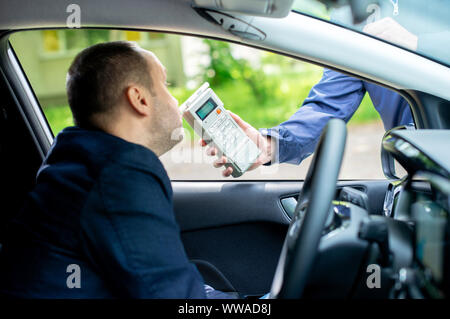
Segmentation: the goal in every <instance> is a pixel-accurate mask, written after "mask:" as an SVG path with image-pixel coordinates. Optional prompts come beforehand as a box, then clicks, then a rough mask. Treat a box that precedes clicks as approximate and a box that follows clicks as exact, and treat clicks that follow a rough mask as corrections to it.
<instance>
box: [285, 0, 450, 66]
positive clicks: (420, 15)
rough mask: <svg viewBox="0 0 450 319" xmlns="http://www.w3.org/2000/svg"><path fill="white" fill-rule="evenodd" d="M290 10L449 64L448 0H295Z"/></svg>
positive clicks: (449, 5)
mask: <svg viewBox="0 0 450 319" xmlns="http://www.w3.org/2000/svg"><path fill="white" fill-rule="evenodd" d="M324 3H337V4H339V6H337V7H334V6H333V7H332V6H326V5H325V4H324ZM293 10H294V11H296V12H299V13H303V14H307V15H311V16H313V17H316V18H320V19H323V20H328V21H330V22H333V23H335V24H339V25H342V26H345V27H347V28H350V29H353V30H357V31H361V32H364V33H367V34H370V35H372V36H375V37H377V38H380V39H383V40H385V41H388V42H390V43H393V44H396V45H398V46H401V47H403V48H406V49H408V50H411V51H415V52H417V53H420V54H422V55H424V56H427V57H429V58H432V59H434V60H437V61H439V62H441V63H444V64H446V65H450V18H449V17H450V1H448V0H427V1H424V0H407V1H406V0H359V1H343V0H341V1H317V0H296V1H295V2H294V5H293Z"/></svg>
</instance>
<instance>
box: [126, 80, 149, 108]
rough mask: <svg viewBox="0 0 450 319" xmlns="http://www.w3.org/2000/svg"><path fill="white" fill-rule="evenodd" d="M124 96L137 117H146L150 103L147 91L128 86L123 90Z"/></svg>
mask: <svg viewBox="0 0 450 319" xmlns="http://www.w3.org/2000/svg"><path fill="white" fill-rule="evenodd" d="M125 96H126V99H127V101H128V103H129V104H130V106H131V107H132V109H133V110H134V111H136V112H137V113H138V114H139V115H148V114H149V112H150V107H151V101H150V97H149V94H147V91H146V90H145V89H144V88H143V87H141V86H138V85H130V86H129V87H127V88H126V89H125Z"/></svg>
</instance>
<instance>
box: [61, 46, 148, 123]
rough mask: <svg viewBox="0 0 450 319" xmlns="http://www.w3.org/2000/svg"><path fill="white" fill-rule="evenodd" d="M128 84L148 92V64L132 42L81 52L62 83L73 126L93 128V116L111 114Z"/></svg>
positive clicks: (91, 48) (87, 49) (90, 48)
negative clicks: (136, 85) (139, 86)
mask: <svg viewBox="0 0 450 319" xmlns="http://www.w3.org/2000/svg"><path fill="white" fill-rule="evenodd" d="M131 82H133V83H135V84H140V85H143V86H145V87H147V88H148V89H149V90H151V77H150V74H149V68H148V63H147V61H146V59H145V57H144V56H143V55H142V54H141V53H140V52H139V51H138V50H137V45H135V44H134V43H133V42H128V41H115V42H107V43H100V44H96V45H93V46H91V47H89V48H86V49H84V50H83V51H81V52H80V53H79V54H78V55H77V56H76V57H75V60H74V61H73V62H72V65H71V66H70V68H69V72H68V78H67V83H66V89H67V97H68V100H69V105H70V108H71V110H72V114H73V118H74V122H75V124H76V125H78V126H80V127H92V126H94V127H95V126H97V125H95V124H94V123H95V122H94V120H93V116H94V115H99V114H103V115H105V114H111V112H112V111H114V110H113V109H114V107H115V106H116V104H117V103H118V101H119V98H120V96H121V95H122V94H123V92H124V89H125V88H126V87H127V86H128V85H129V84H130V83H131Z"/></svg>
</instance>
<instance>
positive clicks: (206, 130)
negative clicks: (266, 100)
mask: <svg viewBox="0 0 450 319" xmlns="http://www.w3.org/2000/svg"><path fill="white" fill-rule="evenodd" d="M180 111H181V113H182V114H183V117H184V119H185V120H186V121H187V122H188V123H189V125H190V126H191V127H192V128H193V129H194V131H195V132H196V133H197V134H198V135H199V136H200V137H201V138H202V140H204V141H207V143H210V144H211V145H213V147H214V153H215V154H217V155H219V156H222V155H224V156H225V157H226V162H224V163H223V164H222V165H225V167H227V169H228V172H230V174H231V175H232V176H233V177H239V176H241V175H242V174H243V173H244V172H245V171H247V170H248V169H249V168H251V167H252V165H253V164H254V163H255V162H257V160H258V158H259V157H260V155H261V153H262V152H261V150H260V149H259V148H258V146H257V142H258V141H257V140H254V139H251V138H249V136H248V134H247V133H246V132H244V130H243V129H242V127H241V125H238V124H237V123H236V120H235V118H233V117H232V116H231V115H230V113H228V112H227V111H226V110H225V108H224V105H223V102H222V101H221V100H220V99H219V97H218V96H217V95H216V94H215V93H214V91H213V90H212V89H211V88H210V87H209V83H208V82H205V83H204V84H203V85H202V86H201V87H200V88H199V89H198V90H197V91H195V92H194V94H192V95H191V96H190V97H189V98H188V99H187V100H186V102H184V103H183V104H182V105H181V107H180Z"/></svg>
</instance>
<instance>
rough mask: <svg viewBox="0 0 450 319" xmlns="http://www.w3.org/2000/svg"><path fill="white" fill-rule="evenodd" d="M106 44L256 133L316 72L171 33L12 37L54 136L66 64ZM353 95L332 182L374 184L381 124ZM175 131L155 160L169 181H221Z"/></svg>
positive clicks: (284, 174)
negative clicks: (213, 99)
mask: <svg viewBox="0 0 450 319" xmlns="http://www.w3.org/2000/svg"><path fill="white" fill-rule="evenodd" d="M114 40H130V41H136V42H138V43H139V45H140V46H141V47H142V48H144V49H147V50H150V51H153V52H154V53H155V54H156V55H157V56H158V58H159V59H160V60H161V62H162V63H163V64H164V65H165V66H166V68H167V72H168V74H167V75H168V78H167V81H168V83H169V85H170V87H169V90H170V91H171V93H172V94H173V95H174V96H175V97H176V98H177V99H178V101H179V104H180V105H181V104H182V103H183V102H184V101H185V100H186V99H187V98H188V97H189V96H190V95H191V94H192V93H193V92H194V91H195V90H196V89H197V88H198V87H199V86H200V85H201V84H202V83H203V82H205V81H207V82H209V83H210V86H211V87H212V88H213V89H214V91H215V92H216V94H217V95H218V96H219V97H220V99H221V100H222V101H223V102H224V106H225V108H226V109H228V110H230V111H232V112H234V113H236V114H238V115H239V116H240V117H241V118H242V119H244V120H245V121H246V122H248V123H249V124H251V125H252V126H253V127H255V128H257V129H263V128H272V127H276V126H277V125H279V124H280V123H282V122H284V121H286V120H288V119H289V118H290V117H291V116H292V115H293V114H294V113H296V111H298V110H299V108H300V107H304V106H302V104H303V102H304V101H305V99H306V98H307V97H308V94H309V93H310V90H311V88H312V87H314V85H315V84H317V83H318V82H319V81H320V80H321V78H322V76H323V73H324V69H323V68H322V67H319V66H316V65H313V64H309V63H305V62H302V61H299V60H295V59H292V58H289V57H285V56H282V55H278V54H275V53H270V52H266V51H262V50H257V49H253V48H249V47H246V46H242V45H237V44H230V43H227V42H223V41H219V40H210V39H201V38H196V37H190V36H181V35H176V34H165V33H156V32H138V31H126V30H104V29H98V30H96V29H71V30H36V31H23V32H17V33H14V34H12V35H11V36H10V43H11V45H12V47H13V49H14V50H15V53H16V55H17V57H18V59H19V61H20V63H21V65H22V67H23V69H24V71H25V74H26V76H27V77H28V79H29V81H30V83H31V86H32V87H33V89H34V92H35V94H36V96H37V98H38V100H39V103H40V105H41V107H42V108H43V111H44V113H45V116H46V117H47V120H48V122H49V124H50V126H51V129H52V131H53V134H54V135H55V136H56V135H57V134H58V133H59V132H60V131H61V130H62V129H63V128H65V127H67V126H71V125H73V120H72V115H71V112H70V108H69V106H68V103H67V97H66V93H65V79H66V73H67V70H68V68H69V65H70V63H71V62H72V60H73V58H74V57H75V55H76V54H77V53H78V52H80V51H81V50H82V49H84V48H86V47H88V46H90V45H93V44H95V43H99V42H105V41H114ZM354 81H360V80H358V79H354ZM358 94H360V95H361V99H362V102H361V104H360V106H359V107H356V108H355V110H356V111H355V113H354V114H350V117H351V119H350V117H349V118H347V120H349V121H348V138H347V149H346V154H345V158H344V161H343V167H342V170H341V175H340V178H341V179H382V178H384V175H383V172H382V168H381V160H380V147H381V140H382V137H383V134H384V132H385V127H384V126H385V125H384V124H385V123H383V122H382V120H381V119H380V115H379V114H378V113H377V111H376V110H375V108H374V106H373V103H372V100H371V98H370V97H369V95H368V94H367V93H366V92H365V89H364V88H362V89H361V92H359V93H358ZM319 107H320V106H319ZM385 107H387V108H389V107H390V106H389V105H386V106H385ZM351 115H352V116H351ZM311 123H312V124H311V125H314V124H313V122H311ZM183 126H184V129H185V138H184V140H183V141H182V142H181V143H180V144H178V145H177V146H176V147H174V149H172V150H171V151H170V152H168V153H166V154H164V155H163V156H162V157H161V160H162V162H163V164H164V166H165V168H166V169H167V171H168V174H169V177H170V178H171V179H172V180H220V179H224V177H222V174H221V173H222V170H221V169H217V168H214V167H213V164H212V163H213V161H214V160H215V158H214V157H209V156H207V155H206V152H205V148H202V147H201V146H200V145H199V137H198V136H197V135H196V134H195V133H194V132H193V130H192V128H191V127H190V126H189V125H188V124H187V123H186V122H185V121H184V124H183ZM310 160H311V156H309V157H307V158H305V159H304V160H303V161H302V162H301V164H300V165H293V164H274V165H270V166H262V167H260V168H258V169H256V170H253V171H248V172H246V173H245V174H244V175H243V176H241V177H239V179H241V180H255V179H257V180H271V179H272V180H281V179H294V180H298V179H304V178H305V175H306V172H307V169H308V167H309V163H310ZM228 179H230V178H228Z"/></svg>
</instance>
